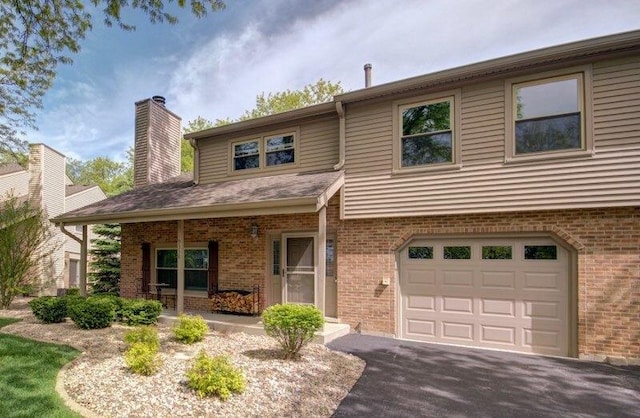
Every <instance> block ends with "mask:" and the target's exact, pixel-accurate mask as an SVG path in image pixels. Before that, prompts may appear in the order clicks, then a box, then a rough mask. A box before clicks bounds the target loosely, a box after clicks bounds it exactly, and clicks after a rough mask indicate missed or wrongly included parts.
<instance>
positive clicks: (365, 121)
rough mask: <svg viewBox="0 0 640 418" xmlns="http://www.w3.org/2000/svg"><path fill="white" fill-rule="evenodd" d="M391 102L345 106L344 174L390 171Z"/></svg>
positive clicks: (391, 164)
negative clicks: (345, 172) (345, 171)
mask: <svg viewBox="0 0 640 418" xmlns="http://www.w3.org/2000/svg"><path fill="white" fill-rule="evenodd" d="M391 112H392V106H391V103H388V102H383V103H377V104H373V105H352V106H349V107H348V108H347V116H346V118H347V123H346V125H347V128H346V137H347V141H346V147H345V154H346V159H345V160H346V167H348V169H349V171H347V175H350V174H352V173H353V174H354V175H363V174H364V173H386V174H388V173H390V172H391V170H392V166H393V161H392V148H393V143H392V141H391V137H392V135H393V124H392V116H393V115H392V113H391Z"/></svg>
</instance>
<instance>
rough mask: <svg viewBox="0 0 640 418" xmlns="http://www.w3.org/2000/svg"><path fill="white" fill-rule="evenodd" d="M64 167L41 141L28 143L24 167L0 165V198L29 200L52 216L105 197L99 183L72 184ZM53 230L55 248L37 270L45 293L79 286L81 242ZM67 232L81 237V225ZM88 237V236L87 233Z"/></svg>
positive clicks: (57, 157) (58, 157)
mask: <svg viewBox="0 0 640 418" xmlns="http://www.w3.org/2000/svg"><path fill="white" fill-rule="evenodd" d="M65 169H66V157H65V156H64V155H62V154H60V153H59V152H58V151H56V150H54V149H52V148H50V147H48V146H46V145H44V144H30V145H29V168H28V169H27V170H25V169H24V168H22V166H20V165H19V164H14V163H9V164H1V165H0V200H1V199H3V198H5V197H6V196H8V195H13V196H16V197H18V198H22V199H31V202H33V203H34V204H35V205H36V206H37V207H40V208H42V209H43V210H44V213H45V215H46V216H47V217H48V218H52V217H55V216H58V215H60V214H62V213H64V212H66V211H70V210H75V209H78V208H81V207H83V206H86V205H88V204H90V203H95V202H98V201H100V200H103V199H106V196H105V194H104V193H103V192H102V190H101V189H100V187H99V186H85V185H74V184H73V182H72V181H71V180H70V179H69V178H68V177H67V175H66V174H65ZM89 231H90V229H89ZM53 232H54V236H53V237H52V242H51V243H50V245H52V246H55V251H54V252H53V253H52V255H51V257H50V259H49V260H47V262H46V265H43V266H41V268H39V272H38V274H39V275H40V276H41V277H40V280H39V283H40V284H41V289H40V291H41V292H42V293H47V294H55V293H56V289H58V288H69V287H78V286H79V285H80V270H81V264H80V252H81V246H80V244H79V243H78V242H76V241H75V240H73V239H71V238H70V237H68V236H66V235H65V234H63V233H62V232H61V231H60V230H59V229H57V228H53ZM70 233H71V234H72V235H74V236H76V237H77V238H78V239H82V225H80V226H76V227H74V229H72V230H71V231H70ZM88 239H89V240H90V239H91V233H90V232H89V233H88Z"/></svg>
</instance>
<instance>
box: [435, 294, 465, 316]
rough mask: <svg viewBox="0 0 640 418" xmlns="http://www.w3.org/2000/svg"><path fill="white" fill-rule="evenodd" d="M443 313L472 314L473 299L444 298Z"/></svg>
mask: <svg viewBox="0 0 640 418" xmlns="http://www.w3.org/2000/svg"><path fill="white" fill-rule="evenodd" d="M442 312H445V313H468V314H472V313H473V298H471V297H469V298H456V297H449V296H444V297H443V298H442Z"/></svg>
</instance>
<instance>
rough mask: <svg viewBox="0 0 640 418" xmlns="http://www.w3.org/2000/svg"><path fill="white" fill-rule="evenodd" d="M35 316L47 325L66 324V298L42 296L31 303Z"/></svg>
mask: <svg viewBox="0 0 640 418" xmlns="http://www.w3.org/2000/svg"><path fill="white" fill-rule="evenodd" d="M29 307H30V308H31V311H33V315H34V316H35V317H36V318H38V319H39V320H40V321H42V322H44V323H45V324H53V323H58V322H64V320H65V318H66V317H67V303H66V300H65V299H64V298H58V297H55V296H41V297H39V298H35V299H33V300H31V301H30V302H29Z"/></svg>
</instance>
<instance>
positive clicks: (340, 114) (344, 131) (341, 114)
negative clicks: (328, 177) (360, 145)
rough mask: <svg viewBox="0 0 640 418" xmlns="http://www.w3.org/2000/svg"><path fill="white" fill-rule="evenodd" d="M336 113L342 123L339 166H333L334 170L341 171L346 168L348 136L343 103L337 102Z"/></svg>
mask: <svg viewBox="0 0 640 418" xmlns="http://www.w3.org/2000/svg"><path fill="white" fill-rule="evenodd" d="M336 112H337V113H338V118H339V122H340V131H339V138H340V139H339V142H340V144H339V153H340V154H339V158H340V160H339V161H338V164H336V165H334V166H333V169H334V170H340V169H341V168H342V167H343V166H344V160H345V147H346V140H347V138H346V135H347V127H346V126H347V125H346V120H345V117H344V105H343V104H342V102H341V101H337V102H336Z"/></svg>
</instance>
